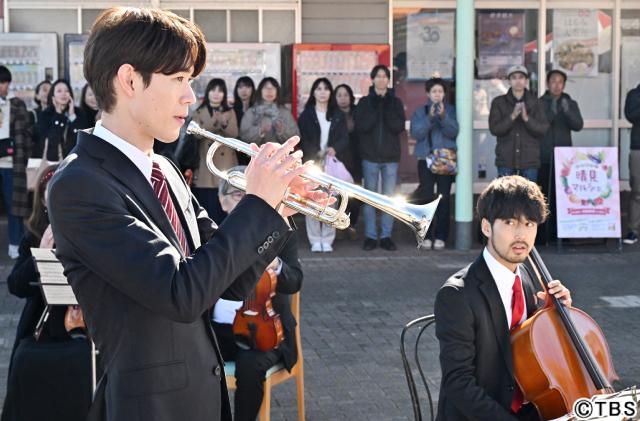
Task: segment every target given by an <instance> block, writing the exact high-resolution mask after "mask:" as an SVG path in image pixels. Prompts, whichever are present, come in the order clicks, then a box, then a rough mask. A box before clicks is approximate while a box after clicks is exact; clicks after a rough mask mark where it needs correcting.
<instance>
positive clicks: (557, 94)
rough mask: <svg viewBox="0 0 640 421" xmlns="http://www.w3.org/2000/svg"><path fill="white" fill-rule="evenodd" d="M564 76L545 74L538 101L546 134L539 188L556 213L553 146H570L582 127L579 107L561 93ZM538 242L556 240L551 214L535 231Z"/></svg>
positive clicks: (542, 150)
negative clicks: (545, 85)
mask: <svg viewBox="0 0 640 421" xmlns="http://www.w3.org/2000/svg"><path fill="white" fill-rule="evenodd" d="M566 83H567V75H566V73H564V72H563V71H561V70H551V71H550V72H549V73H548V74H547V91H546V92H545V93H544V95H542V97H541V98H540V99H541V100H542V104H543V105H544V111H545V115H546V116H547V120H548V121H549V130H547V133H546V134H545V136H544V138H543V139H542V143H541V144H540V170H539V172H538V184H539V185H540V188H541V189H542V193H544V195H545V196H546V197H547V200H548V201H549V208H550V209H555V196H556V195H555V177H553V171H554V170H553V168H554V165H553V163H554V162H553V150H554V148H555V147H556V146H572V142H571V132H572V131H575V132H579V131H580V130H582V127H583V126H584V122H583V120H582V114H581V113H580V108H579V107H578V103H577V102H576V101H575V100H573V99H572V98H571V97H570V96H569V94H567V93H566V92H564V88H565V86H566ZM538 233H539V234H538V235H539V238H538V240H539V241H540V242H542V243H547V242H548V241H550V240H554V239H555V237H556V219H555V213H554V212H551V215H550V216H549V219H548V220H547V222H546V223H545V224H544V225H543V226H541V227H540V229H539V230H538Z"/></svg>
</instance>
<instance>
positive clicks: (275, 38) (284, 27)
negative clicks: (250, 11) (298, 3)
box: [262, 10, 296, 45]
mask: <svg viewBox="0 0 640 421" xmlns="http://www.w3.org/2000/svg"><path fill="white" fill-rule="evenodd" d="M295 23H296V22H295V12H294V11H293V10H265V11H263V12H262V40H263V41H264V42H279V43H280V44H281V45H288V44H293V43H294V42H296V37H295V34H296V28H295Z"/></svg>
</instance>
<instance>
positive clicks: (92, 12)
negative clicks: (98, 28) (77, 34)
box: [82, 9, 103, 34]
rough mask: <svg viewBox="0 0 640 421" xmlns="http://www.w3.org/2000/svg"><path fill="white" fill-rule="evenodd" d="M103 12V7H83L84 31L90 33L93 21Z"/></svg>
mask: <svg viewBox="0 0 640 421" xmlns="http://www.w3.org/2000/svg"><path fill="white" fill-rule="evenodd" d="M102 12H103V9H82V33H83V34H88V33H89V32H91V27H92V26H93V22H95V21H96V19H97V18H98V15H99V14H100V13H102Z"/></svg>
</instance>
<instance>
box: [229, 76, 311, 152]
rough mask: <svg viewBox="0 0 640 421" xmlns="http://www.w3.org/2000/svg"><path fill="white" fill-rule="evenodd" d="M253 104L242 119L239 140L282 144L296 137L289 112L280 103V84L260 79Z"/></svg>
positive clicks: (295, 129) (271, 79)
mask: <svg viewBox="0 0 640 421" xmlns="http://www.w3.org/2000/svg"><path fill="white" fill-rule="evenodd" d="M256 95H257V97H256V101H255V104H254V105H253V106H252V107H251V108H249V109H248V110H247V112H246V113H245V114H244V116H243V117H242V124H241V125H240V139H242V140H244V141H245V142H247V143H251V142H253V143H255V144H257V145H262V144H264V143H267V142H276V143H283V142H284V141H285V140H287V139H288V138H290V137H291V136H297V135H298V125H297V124H296V122H295V120H294V119H293V116H292V115H291V111H289V110H288V109H287V108H286V107H285V106H284V105H283V103H282V97H281V95H280V84H279V83H278V81H277V80H275V79H274V78H272V77H266V78H264V79H262V81H261V82H260V84H259V85H258V89H257V91H256Z"/></svg>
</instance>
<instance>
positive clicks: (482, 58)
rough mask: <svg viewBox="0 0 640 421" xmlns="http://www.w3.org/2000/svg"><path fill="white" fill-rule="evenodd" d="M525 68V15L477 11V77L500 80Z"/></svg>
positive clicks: (520, 13) (521, 13)
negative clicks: (517, 68) (513, 69)
mask: <svg viewBox="0 0 640 421" xmlns="http://www.w3.org/2000/svg"><path fill="white" fill-rule="evenodd" d="M516 64H520V65H524V13H523V12H488V11H487V12H484V11H480V12H478V76H479V77H480V78H488V77H495V78H503V77H506V76H507V70H508V69H509V67H511V66H513V65H516Z"/></svg>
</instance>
